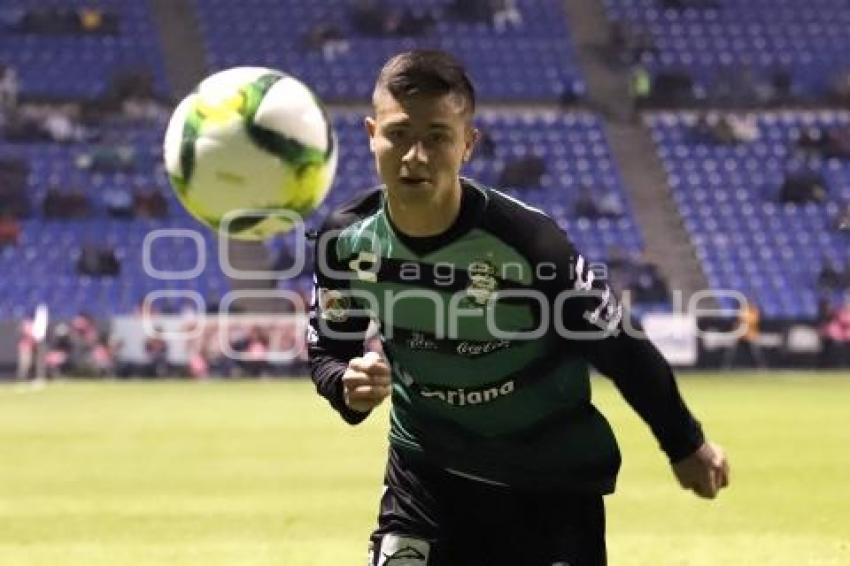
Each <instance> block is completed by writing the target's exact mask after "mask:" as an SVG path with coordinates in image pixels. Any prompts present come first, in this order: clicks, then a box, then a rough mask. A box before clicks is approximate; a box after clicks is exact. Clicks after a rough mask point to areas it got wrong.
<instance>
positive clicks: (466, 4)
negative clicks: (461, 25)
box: [446, 0, 493, 23]
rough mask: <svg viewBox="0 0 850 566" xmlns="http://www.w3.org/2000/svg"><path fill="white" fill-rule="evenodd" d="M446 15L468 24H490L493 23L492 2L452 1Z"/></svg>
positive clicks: (480, 0) (476, 0) (475, 0)
mask: <svg viewBox="0 0 850 566" xmlns="http://www.w3.org/2000/svg"><path fill="white" fill-rule="evenodd" d="M446 14H447V15H448V16H449V17H451V18H454V19H457V20H460V21H462V22H466V23H476V22H480V23H490V22H492V21H493V11H492V5H491V3H490V0H452V2H451V3H450V4H449V5H448V6H447V8H446Z"/></svg>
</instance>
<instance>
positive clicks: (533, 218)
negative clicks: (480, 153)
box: [482, 188, 574, 259]
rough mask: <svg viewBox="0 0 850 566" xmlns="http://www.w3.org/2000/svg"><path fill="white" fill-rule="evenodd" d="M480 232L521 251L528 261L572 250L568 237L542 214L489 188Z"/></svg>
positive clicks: (549, 218)
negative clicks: (483, 231)
mask: <svg viewBox="0 0 850 566" xmlns="http://www.w3.org/2000/svg"><path fill="white" fill-rule="evenodd" d="M487 193H488V203H487V212H486V214H485V215H484V218H483V221H482V228H484V229H485V230H486V231H487V232H489V233H490V234H492V235H493V236H495V237H497V238H499V239H501V240H502V241H504V242H505V243H506V244H508V245H510V246H511V247H513V248H515V249H517V250H518V251H521V252H522V253H523V254H524V255H526V256H527V257H529V259H538V258H543V257H544V256H546V255H549V254H551V253H557V252H558V251H560V252H565V253H567V254H571V253H572V252H573V250H574V247H573V245H572V243H571V242H570V240H569V238H568V236H567V234H566V233H565V232H564V231H563V230H562V229H561V227H560V226H558V223H557V222H556V221H555V220H554V219H553V218H552V217H551V216H549V214H547V213H546V212H544V211H543V210H541V209H539V208H536V207H534V206H531V205H529V204H528V203H525V202H523V201H521V200H519V199H517V198H514V197H512V196H510V195H508V194H506V193H504V192H502V191H499V190H497V189H493V188H489V189H487Z"/></svg>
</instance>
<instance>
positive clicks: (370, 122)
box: [363, 116, 378, 153]
mask: <svg viewBox="0 0 850 566" xmlns="http://www.w3.org/2000/svg"><path fill="white" fill-rule="evenodd" d="M363 125H364V126H366V133H367V134H368V135H369V151H371V152H372V153H375V131H376V130H377V128H378V125H377V123H375V119H374V118H372V117H371V116H366V119H365V120H363Z"/></svg>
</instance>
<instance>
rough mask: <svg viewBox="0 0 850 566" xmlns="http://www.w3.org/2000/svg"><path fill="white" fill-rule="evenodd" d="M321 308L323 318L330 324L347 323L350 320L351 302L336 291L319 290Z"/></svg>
mask: <svg viewBox="0 0 850 566" xmlns="http://www.w3.org/2000/svg"><path fill="white" fill-rule="evenodd" d="M319 307H320V311H319V312H321V316H322V318H323V319H324V320H328V321H330V322H345V321H346V320H348V310H349V309H350V308H351V301H350V300H349V298H348V297H346V296H345V295H343V294H342V293H340V292H339V291H337V290H336V289H326V288H321V289H319Z"/></svg>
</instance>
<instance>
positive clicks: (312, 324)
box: [307, 237, 390, 424]
mask: <svg viewBox="0 0 850 566" xmlns="http://www.w3.org/2000/svg"><path fill="white" fill-rule="evenodd" d="M320 256H321V257H320ZM315 265H316V271H315V288H314V292H313V301H312V304H311V307H310V320H309V328H308V340H307V345H308V346H307V347H308V354H309V367H310V376H311V378H312V380H313V382H314V383H315V385H316V390H317V391H318V392H319V394H320V395H322V396H323V397H324V398H325V399H327V400H328V402H329V403H330V404H331V406H332V407H333V408H334V409H336V410H337V411H338V412H339V414H340V415H341V416H342V418H343V419H344V420H345V421H346V422H348V423H349V424H358V423H360V422H361V421H363V420H364V419H365V418H366V417H367V416H368V415H369V412H370V411H371V409H372V408H374V407H375V406H377V405H378V404H380V403H381V402H382V401H383V399H384V398H386V397H387V395H389V382H390V371H389V368H388V367H387V365H386V363H384V362H383V360H381V359H380V357H378V356H377V355H376V354H374V353H369V354H366V355H364V348H363V340H364V338H365V336H366V331H367V329H368V326H369V317H368V316H367V315H366V314H365V313H364V311H362V310H361V309H359V308H358V307H357V306H356V302H355V301H354V299H353V298H352V297H351V295H350V293H349V291H348V284H347V281H345V280H343V279H340V278H338V277H334V275H335V274H339V273H342V272H343V271H344V269H343V265H342V263H341V262H339V261H338V260H337V259H336V257H335V240H334V239H333V238H324V239H323V238H322V237H320V238H319V239H318V241H317V245H316V262H315Z"/></svg>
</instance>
